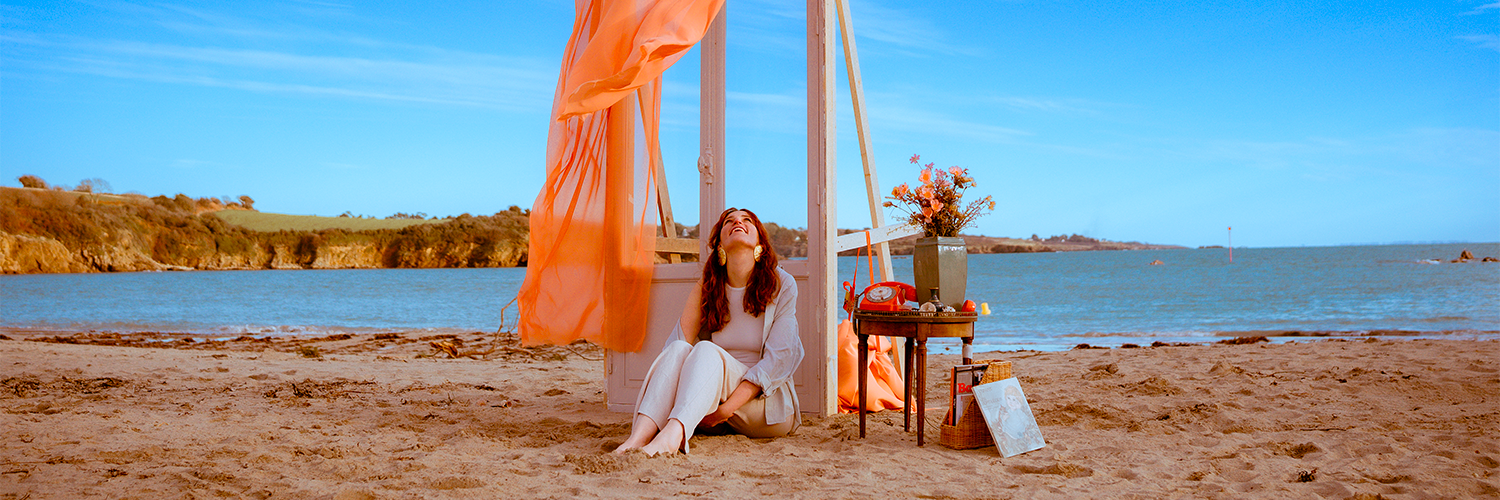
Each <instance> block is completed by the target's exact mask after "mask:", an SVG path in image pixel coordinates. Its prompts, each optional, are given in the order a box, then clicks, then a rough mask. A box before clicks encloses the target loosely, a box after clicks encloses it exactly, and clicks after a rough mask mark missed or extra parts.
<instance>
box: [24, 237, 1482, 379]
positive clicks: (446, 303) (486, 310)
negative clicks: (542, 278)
mask: <svg viewBox="0 0 1500 500" xmlns="http://www.w3.org/2000/svg"><path fill="white" fill-rule="evenodd" d="M1464 249H1469V250H1470V251H1471V252H1473V253H1474V255H1475V256H1476V257H1484V256H1494V257H1500V244H1495V243H1485V244H1447V245H1380V246H1342V247H1304V248H1237V249H1234V254H1233V259H1234V260H1233V262H1230V260H1229V259H1230V256H1229V250H1228V249H1222V248H1220V249H1182V250H1140V251H1107V252H1065V253H1045V254H985V255H971V256H969V282H968V293H967V298H969V299H972V300H974V301H975V302H982V303H987V304H989V307H990V310H991V312H992V314H990V315H989V316H982V317H981V318H980V320H979V321H978V323H976V338H975V345H976V351H978V352H984V351H988V350H997V349H1006V350H1009V349H1039V350H1056V349H1067V348H1071V347H1073V346H1075V345H1076V344H1081V343H1087V344H1091V345H1098V346H1117V345H1121V344H1126V343H1135V344H1141V345H1146V344H1150V343H1151V342H1154V341H1163V342H1184V341H1188V342H1206V341H1214V340H1219V339H1220V338H1224V337H1234V336H1247V335H1270V336H1273V337H1275V336H1278V335H1279V336H1281V337H1280V338H1282V339H1285V338H1298V337H1286V335H1288V334H1289V333H1291V332H1297V333H1295V334H1296V335H1320V336H1321V335H1346V336H1361V335H1382V336H1401V337H1442V338H1500V263H1479V262H1470V263H1450V262H1448V261H1449V260H1452V259H1454V258H1456V257H1457V256H1458V255H1459V252H1461V251H1462V250H1464ZM1157 260H1160V261H1161V264H1160V265H1151V263H1152V262H1153V261H1157ZM892 264H893V273H894V275H895V279H897V280H899V281H904V282H911V281H912V278H911V259H910V258H909V257H902V256H897V257H896V258H894V259H893V260H892ZM855 266H856V264H855V258H853V257H843V258H840V259H839V279H840V280H841V281H847V280H850V279H851V278H852V277H854V274H855V272H856V267H855ZM524 277H525V269H521V268H499V269H368V270H299V271H211V272H208V271H197V272H151V273H98V274H42V275H7V276H0V329H6V330H13V331H14V330H39V331H59V332H71V331H91V330H92V331H110V332H141V331H157V332H189V333H198V334H206V335H210V336H219V335H223V336H237V335H255V336H260V335H282V334H318V335H323V334H330V333H345V332H347V333H367V332H393V331H405V332H411V331H419V332H437V333H444V332H449V333H452V332H470V331H495V330H497V329H498V328H500V327H501V325H502V321H503V322H504V324H505V327H506V328H510V327H511V326H513V325H514V322H515V317H516V308H515V306H514V305H513V304H512V305H509V306H508V307H507V304H509V303H510V301H511V299H513V298H514V297H515V295H516V291H517V290H518V289H519V287H520V284H521V281H522V280H523V279H524ZM876 279H877V280H878V279H880V278H879V276H878V273H877V276H876ZM857 283H858V286H859V288H861V289H862V288H863V287H864V286H866V285H868V284H869V274H868V265H867V264H866V260H865V259H863V258H860V259H859V263H858V278H857ZM502 311H503V312H502ZM841 313H842V312H841Z"/></svg>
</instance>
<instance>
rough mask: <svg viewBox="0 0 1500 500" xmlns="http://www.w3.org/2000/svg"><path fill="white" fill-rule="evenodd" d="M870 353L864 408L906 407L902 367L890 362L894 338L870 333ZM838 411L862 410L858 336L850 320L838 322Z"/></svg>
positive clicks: (890, 408) (895, 408)
mask: <svg viewBox="0 0 1500 500" xmlns="http://www.w3.org/2000/svg"><path fill="white" fill-rule="evenodd" d="M869 342H870V345H869V349H870V353H869V355H868V356H869V357H868V358H866V359H867V360H868V361H867V362H866V364H868V365H869V367H870V371H868V372H866V374H865V409H867V410H870V411H880V410H900V409H902V408H905V407H906V401H905V399H906V384H903V383H901V371H900V370H897V369H896V364H895V363H892V362H891V356H890V353H891V348H892V347H893V344H891V339H888V338H886V337H881V336H879V335H871V336H870V340H869ZM839 411H840V412H843V413H853V412H857V411H859V337H858V336H856V335H855V334H854V324H853V323H850V322H849V320H847V319H846V320H844V321H843V322H842V323H839Z"/></svg>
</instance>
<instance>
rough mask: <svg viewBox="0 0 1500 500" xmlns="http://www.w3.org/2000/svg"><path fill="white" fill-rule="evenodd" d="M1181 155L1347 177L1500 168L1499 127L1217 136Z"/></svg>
mask: <svg viewBox="0 0 1500 500" xmlns="http://www.w3.org/2000/svg"><path fill="white" fill-rule="evenodd" d="M1177 153H1178V155H1177V156H1179V157H1183V158H1189V159H1193V158H1196V159H1200V160H1207V161H1210V162H1215V163H1228V164H1232V165H1242V166H1247V167H1251V168H1257V169H1264V170H1295V171H1297V172H1299V173H1300V174H1301V175H1303V176H1304V177H1307V178H1312V179H1320V180H1339V179H1351V178H1355V177H1359V176H1370V175H1390V174H1393V173H1397V172H1407V173H1409V172H1412V171H1413V169H1412V168H1411V167H1421V168H1420V169H1418V170H1417V171H1423V172H1430V173H1433V174H1462V175H1470V174H1486V173H1488V174H1489V175H1493V172H1494V171H1495V170H1494V169H1495V168H1497V167H1500V132H1497V131H1493V130H1481V129H1469V128H1414V129H1408V130H1403V131H1399V132H1393V133H1390V134H1385V135H1381V136H1371V137H1357V138H1328V137H1311V138H1305V139H1301V140H1287V141H1233V140H1217V141H1206V142H1200V143H1197V144H1196V145H1191V144H1183V145H1181V146H1180V148H1177Z"/></svg>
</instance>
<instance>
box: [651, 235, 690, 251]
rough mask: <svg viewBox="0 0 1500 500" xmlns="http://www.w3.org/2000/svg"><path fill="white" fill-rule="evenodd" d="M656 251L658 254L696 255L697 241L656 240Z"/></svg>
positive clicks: (684, 239)
mask: <svg viewBox="0 0 1500 500" xmlns="http://www.w3.org/2000/svg"><path fill="white" fill-rule="evenodd" d="M656 251H657V252H660V253H674V254H676V253H698V240H695V239H692V238H661V237H658V238H656Z"/></svg>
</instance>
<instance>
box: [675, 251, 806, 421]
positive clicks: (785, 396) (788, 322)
mask: <svg viewBox="0 0 1500 500" xmlns="http://www.w3.org/2000/svg"><path fill="white" fill-rule="evenodd" d="M776 275H777V277H778V278H780V280H781V287H780V289H778V290H777V291H776V298H775V300H773V301H772V302H771V303H770V304H767V305H766V312H765V314H762V315H761V316H760V317H758V318H756V317H754V316H750V315H749V314H747V313H745V312H744V305H743V304H744V289H740V292H739V293H740V294H739V297H740V298H739V299H738V300H734V299H731V300H730V301H729V303H730V307H729V309H730V310H731V311H734V310H736V309H738V310H740V314H742V315H744V316H745V317H749V318H756V319H758V320H760V321H759V323H760V324H759V325H757V326H760V327H761V328H760V331H761V341H762V344H761V345H760V346H759V348H760V353H759V360H758V361H756V362H754V363H745V364H747V365H750V370H749V371H747V372H745V380H748V381H750V382H751V383H753V384H755V385H758V386H760V391H761V397H763V398H765V399H766V423H767V424H772V425H775V424H779V423H782V422H786V421H788V420H790V419H792V418H798V417H797V412H798V411H799V410H800V405H799V404H798V401H797V388H796V386H795V385H794V384H793V383H792V374H794V373H796V372H797V366H798V365H801V364H802V356H803V354H804V353H803V351H802V337H801V335H800V334H799V329H798V328H797V280H796V279H794V278H792V274H791V273H788V272H786V270H784V269H781V268H780V267H778V268H776ZM730 291H731V292H733V291H734V289H733V288H730ZM767 318H769V319H770V321H766V319H767ZM741 321H743V320H741ZM730 322H731V323H734V322H735V316H734V314H733V313H732V312H731V314H730ZM752 324H754V323H752ZM730 326H731V325H726V326H725V327H724V330H729V329H730ZM734 326H735V327H736V329H738V326H739V325H734ZM673 340H687V339H686V338H684V336H683V334H682V325H677V328H675V329H673V330H672V336H671V337H669V338H668V339H667V342H668V343H670V342H672V341H673ZM714 340H715V341H714V344H716V345H719V347H721V348H724V350H726V351H729V353H730V354H731V355H734V356H735V359H736V360H740V362H742V363H743V362H744V360H743V359H741V358H740V355H738V354H735V351H734V350H732V349H730V348H728V347H725V346H723V345H720V344H719V342H718V336H717V334H716V335H715V337H714Z"/></svg>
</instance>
